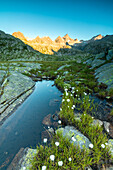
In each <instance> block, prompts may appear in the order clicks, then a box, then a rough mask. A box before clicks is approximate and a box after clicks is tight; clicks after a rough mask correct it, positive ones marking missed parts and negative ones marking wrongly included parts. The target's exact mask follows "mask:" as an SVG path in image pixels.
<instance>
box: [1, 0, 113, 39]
mask: <svg viewBox="0 0 113 170" xmlns="http://www.w3.org/2000/svg"><path fill="white" fill-rule="evenodd" d="M0 30H2V31H4V32H6V33H9V34H12V33H13V32H17V31H20V32H22V33H23V34H24V36H26V37H29V38H35V37H36V36H38V35H39V36H40V37H43V36H49V37H50V38H51V39H53V40H54V39H55V38H57V37H58V36H61V37H63V36H64V35H65V34H68V35H69V36H70V37H71V38H73V39H75V38H78V39H79V40H88V39H90V38H92V37H93V36H95V35H98V34H102V35H104V36H105V35H107V34H109V35H111V34H113V0H2V1H1V2H0Z"/></svg>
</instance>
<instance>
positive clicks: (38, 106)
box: [0, 80, 62, 170]
mask: <svg viewBox="0 0 113 170" xmlns="http://www.w3.org/2000/svg"><path fill="white" fill-rule="evenodd" d="M53 84H54V81H45V80H44V81H39V82H37V83H36V86H35V90H34V92H33V93H32V94H31V95H30V96H29V97H28V98H27V99H26V100H25V101H24V103H23V104H22V105H21V106H20V107H18V109H17V110H16V111H15V112H14V113H13V114H12V115H11V116H10V117H9V118H8V119H7V120H6V121H5V122H4V124H3V125H2V126H1V127H0V169H2V170H6V169H7V166H8V165H9V164H10V163H11V161H12V159H13V158H14V156H15V154H16V153H17V152H18V151H19V150H20V148H22V147H23V148H26V147H32V148H34V147H36V145H37V144H38V143H40V142H41V132H42V131H43V130H44V128H43V125H42V120H43V118H44V117H45V116H46V115H48V114H50V113H51V114H54V113H56V112H57V111H59V108H60V104H61V97H60V96H61V94H62V93H61V92H60V91H59V90H58V89H57V88H56V87H55V86H53V87H52V85H53ZM55 100H56V101H58V102H55Z"/></svg>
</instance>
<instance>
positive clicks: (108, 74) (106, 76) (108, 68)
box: [95, 62, 113, 89]
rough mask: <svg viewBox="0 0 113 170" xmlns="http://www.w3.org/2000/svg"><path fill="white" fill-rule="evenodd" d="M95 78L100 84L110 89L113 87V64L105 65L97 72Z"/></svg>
mask: <svg viewBox="0 0 113 170" xmlns="http://www.w3.org/2000/svg"><path fill="white" fill-rule="evenodd" d="M95 76H96V78H98V82H102V83H104V84H107V85H108V89H109V88H111V87H113V62H111V63H107V64H104V65H103V66H101V67H99V68H97V69H96V70H95Z"/></svg>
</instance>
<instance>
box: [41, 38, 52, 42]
mask: <svg viewBox="0 0 113 170" xmlns="http://www.w3.org/2000/svg"><path fill="white" fill-rule="evenodd" d="M41 39H42V41H44V42H46V43H53V41H52V39H51V38H50V37H49V36H45V37H42V38H41Z"/></svg>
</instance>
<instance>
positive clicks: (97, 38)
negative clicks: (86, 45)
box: [94, 34, 104, 40]
mask: <svg viewBox="0 0 113 170" xmlns="http://www.w3.org/2000/svg"><path fill="white" fill-rule="evenodd" d="M103 37H104V36H102V35H101V34H99V35H97V36H96V37H95V38H94V40H100V39H102V38H103Z"/></svg>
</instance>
